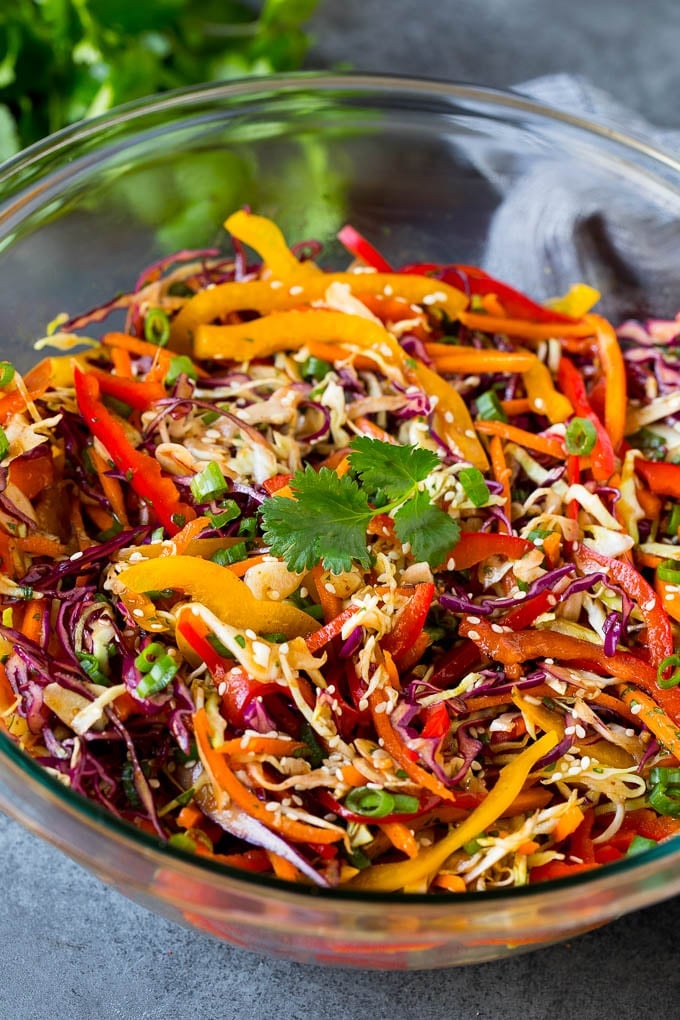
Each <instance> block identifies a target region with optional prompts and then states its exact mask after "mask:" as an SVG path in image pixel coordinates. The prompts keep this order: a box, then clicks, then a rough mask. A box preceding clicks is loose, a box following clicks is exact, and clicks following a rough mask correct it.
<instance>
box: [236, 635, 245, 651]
mask: <svg viewBox="0 0 680 1020" xmlns="http://www.w3.org/2000/svg"><path fill="white" fill-rule="evenodd" d="M234 641H235V642H236V644H237V645H238V646H239V648H245V647H246V639H245V638H244V636H243V634H237V635H236V636H235V637H234Z"/></svg>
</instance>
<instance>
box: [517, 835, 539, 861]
mask: <svg viewBox="0 0 680 1020" xmlns="http://www.w3.org/2000/svg"><path fill="white" fill-rule="evenodd" d="M540 848H541V844H540V843H537V842H536V840H535V839H528V840H527V841H526V843H522V844H521V845H520V846H518V847H517V853H518V854H521V855H522V856H523V857H528V856H529V854H535V853H536V851H537V850H540Z"/></svg>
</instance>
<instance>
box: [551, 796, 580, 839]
mask: <svg viewBox="0 0 680 1020" xmlns="http://www.w3.org/2000/svg"><path fill="white" fill-rule="evenodd" d="M582 821H583V811H581V808H580V807H579V806H578V804H572V805H571V806H570V807H568V808H567V810H566V811H565V812H564V814H563V815H560V818H559V821H558V822H557V825H556V826H555V828H554V829H553V832H552V835H553V838H554V840H555V842H556V843H561V842H562V840H563V839H566V838H567V836H571V834H572V832H576V830H577V829H578V827H579V825H580V824H581V822H582Z"/></svg>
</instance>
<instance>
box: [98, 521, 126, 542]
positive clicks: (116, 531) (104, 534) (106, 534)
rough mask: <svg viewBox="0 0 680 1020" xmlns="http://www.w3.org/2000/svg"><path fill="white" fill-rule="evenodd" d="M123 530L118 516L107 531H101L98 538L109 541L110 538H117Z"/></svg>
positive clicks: (101, 540)
mask: <svg viewBox="0 0 680 1020" xmlns="http://www.w3.org/2000/svg"><path fill="white" fill-rule="evenodd" d="M122 530H123V525H122V524H121V523H120V521H119V520H118V518H117V517H114V518H113V524H112V525H111V527H110V528H107V529H106V531H100V532H99V534H98V535H97V539H98V541H100V542H107V541H108V539H110V538H115V537H116V535H120V533H121V531H122Z"/></svg>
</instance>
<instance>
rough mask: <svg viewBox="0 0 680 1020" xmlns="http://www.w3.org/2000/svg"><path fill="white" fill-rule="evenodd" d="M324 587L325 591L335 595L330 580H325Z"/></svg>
mask: <svg viewBox="0 0 680 1020" xmlns="http://www.w3.org/2000/svg"><path fill="white" fill-rule="evenodd" d="M324 588H325V589H326V591H327V592H329V593H330V594H331V595H335V588H334V587H333V585H332V584H331V582H330V581H326V583H325V584H324Z"/></svg>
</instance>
